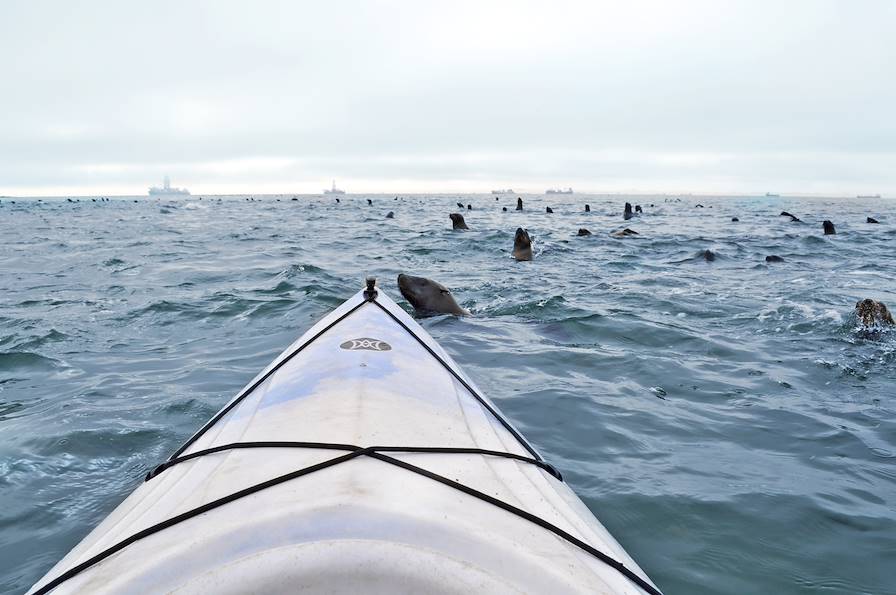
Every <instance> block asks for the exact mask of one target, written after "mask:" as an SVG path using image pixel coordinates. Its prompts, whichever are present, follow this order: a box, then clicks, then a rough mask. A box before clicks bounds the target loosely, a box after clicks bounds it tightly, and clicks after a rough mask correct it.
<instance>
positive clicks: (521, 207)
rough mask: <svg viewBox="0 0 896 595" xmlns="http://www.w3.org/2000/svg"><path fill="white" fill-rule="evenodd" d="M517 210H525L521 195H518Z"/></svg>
mask: <svg viewBox="0 0 896 595" xmlns="http://www.w3.org/2000/svg"><path fill="white" fill-rule="evenodd" d="M516 210H517V211H522V210H523V199H522V198H520V197H519V196H517V197H516Z"/></svg>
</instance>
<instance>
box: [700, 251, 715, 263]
mask: <svg viewBox="0 0 896 595" xmlns="http://www.w3.org/2000/svg"><path fill="white" fill-rule="evenodd" d="M700 256H702V257H703V260H705V261H706V262H712V261H714V260H715V259H716V253H715V252H713V251H712V250H704V251H703V252H701V253H700Z"/></svg>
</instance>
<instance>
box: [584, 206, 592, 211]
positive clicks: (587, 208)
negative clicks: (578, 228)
mask: <svg viewBox="0 0 896 595" xmlns="http://www.w3.org/2000/svg"><path fill="white" fill-rule="evenodd" d="M585 212H586V213H590V212H591V205H585Z"/></svg>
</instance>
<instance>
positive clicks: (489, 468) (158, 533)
mask: <svg viewBox="0 0 896 595" xmlns="http://www.w3.org/2000/svg"><path fill="white" fill-rule="evenodd" d="M287 591H288V592H310V593H339V594H342V593H358V592H364V593H451V594H468V593H469V592H471V591H476V592H489V593H612V594H619V593H632V594H638V593H650V594H651V595H656V594H658V593H659V590H658V589H657V588H656V586H655V585H654V584H653V583H652V582H651V581H650V579H649V578H648V577H647V575H646V574H645V573H644V571H643V570H641V569H640V568H639V567H638V565H637V564H636V563H635V561H634V560H633V559H632V558H631V557H630V556H629V555H628V554H627V553H626V552H625V550H623V548H622V546H620V545H619V544H618V543H617V541H616V540H615V539H614V538H613V537H612V536H611V535H610V533H609V532H608V531H607V530H606V529H605V528H604V527H603V525H601V524H600V522H599V521H598V520H597V519H596V518H595V517H594V516H593V515H592V514H591V512H590V511H589V510H588V508H587V507H586V506H585V505H584V503H583V502H582V501H581V500H580V499H579V498H578V497H577V496H576V495H575V494H574V493H573V492H572V490H571V489H570V488H569V487H568V486H567V485H566V484H565V483H564V482H563V479H562V476H561V475H560V473H559V472H558V471H557V470H556V469H555V468H554V467H553V466H552V465H550V464H549V463H548V462H546V461H545V460H544V458H543V457H542V456H541V454H540V453H539V452H538V451H537V450H536V449H535V448H534V447H533V446H532V445H531V444H530V443H529V442H528V441H527V440H526V439H525V438H524V437H523V436H522V435H521V434H520V433H519V431H518V430H517V429H516V428H514V426H513V425H512V424H511V423H510V422H509V421H508V420H507V419H506V418H505V417H504V416H503V415H502V414H501V413H500V412H499V411H498V409H497V408H496V407H495V405H494V403H492V402H491V401H490V400H489V399H488V398H486V397H485V396H484V395H483V394H482V392H481V391H480V390H479V389H478V388H477V387H476V385H475V383H474V382H473V380H472V379H470V377H469V376H467V375H466V374H465V373H464V372H463V370H461V368H460V367H459V366H458V365H457V364H456V363H455V362H454V360H453V359H452V358H451V357H450V356H449V355H448V354H447V353H446V352H445V350H444V349H442V347H440V346H439V345H438V343H436V341H435V340H434V339H433V338H432V337H431V336H430V335H429V334H428V333H427V332H426V331H425V330H424V329H423V328H422V327H421V326H420V325H418V324H417V323H416V322H415V321H414V319H413V318H411V317H410V316H409V315H408V314H407V313H406V312H405V311H404V310H403V309H402V308H401V307H400V306H398V305H397V304H396V303H395V302H394V301H393V300H392V299H390V298H389V296H388V295H386V294H385V293H384V292H383V291H382V290H381V289H379V288H378V287H377V286H376V285H375V282H374V280H372V279H368V281H367V285H366V287H365V289H363V290H362V291H360V292H358V293H357V294H356V295H354V296H353V297H352V298H350V299H349V300H348V301H346V302H345V303H344V304H342V305H341V306H339V307H338V308H336V309H335V310H334V311H333V312H331V313H330V314H329V315H327V316H326V317H324V318H323V319H322V320H321V321H320V322H318V323H317V324H315V325H314V326H313V327H312V328H311V329H310V330H308V331H307V332H306V333H305V334H304V335H302V336H301V337H300V338H299V339H298V340H297V341H296V342H295V343H293V344H292V345H290V346H289V348H287V349H286V350H285V351H284V352H283V353H281V354H280V355H279V356H278V357H277V358H276V359H275V360H274V361H273V362H272V363H271V364H270V365H269V366H268V367H267V368H265V369H264V370H263V371H262V372H261V373H260V374H258V376H256V377H255V378H254V379H253V380H252V381H251V382H250V383H249V384H248V385H247V386H246V387H245V388H244V389H243V390H242V391H240V392H239V393H238V394H237V395H236V396H235V397H234V398H233V399H231V400H230V402H228V403H227V404H226V405H225V406H224V408H223V409H221V410H220V411H219V412H218V413H217V414H216V415H215V416H214V417H212V419H210V420H209V421H208V422H207V423H206V424H205V425H204V426H203V427H202V428H200V429H199V431H197V432H196V433H195V434H194V435H193V436H192V437H191V438H190V439H189V440H187V442H186V443H185V444H184V445H183V446H182V447H181V448H179V449H178V450H177V451H176V452H174V453H173V454H172V455H171V457H170V458H169V459H168V460H166V461H164V462H162V463H160V464H159V465H158V466H156V467H155V468H154V469H152V470H151V471H150V472H148V473H147V475H146V478H145V480H144V481H143V483H141V484H140V486H139V487H137V489H136V490H134V492H133V493H132V494H131V495H130V496H128V497H127V498H126V499H125V500H124V502H122V503H121V504H120V505H119V506H118V507H117V508H116V509H115V510H114V511H112V513H111V514H109V516H108V517H107V518H106V519H105V520H103V521H102V522H101V523H100V524H99V525H98V526H97V527H96V528H95V529H94V530H93V531H92V532H91V533H90V534H89V535H87V537H86V538H84V540H83V541H81V542H80V543H79V544H78V545H77V546H75V548H74V549H73V550H72V551H71V552H70V553H69V554H68V555H66V556H65V557H64V558H63V559H62V560H61V561H60V562H59V563H58V564H56V566H54V567H53V568H52V569H51V570H50V572H49V573H47V575H46V576H44V577H43V578H42V579H41V580H40V581H38V582H37V583H36V584H35V585H34V586H33V587H32V589H31V591H29V593H34V594H43V593H50V592H52V593H75V592H78V593H82V592H89V593H124V592H127V593H149V592H166V593H167V592H177V593H207V592H215V593H227V594H229V593H246V592H258V593H269V592H287Z"/></svg>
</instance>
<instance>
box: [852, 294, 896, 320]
mask: <svg viewBox="0 0 896 595" xmlns="http://www.w3.org/2000/svg"><path fill="white" fill-rule="evenodd" d="M856 316H857V317H858V319H859V320H860V321H861V322H862V326H866V327H874V326H892V325H893V324H894V321H893V315H892V314H890V311H889V310H888V309H887V306H886V304H884V303H883V302H878V301H876V300H872V299H868V298H865V299H864V300H859V301H858V302H856Z"/></svg>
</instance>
